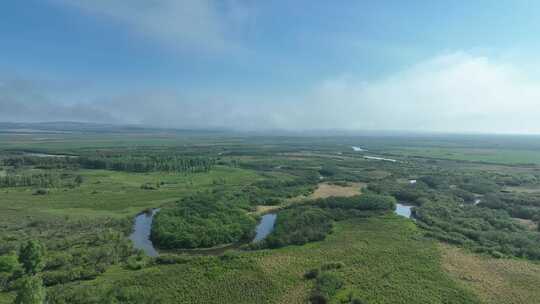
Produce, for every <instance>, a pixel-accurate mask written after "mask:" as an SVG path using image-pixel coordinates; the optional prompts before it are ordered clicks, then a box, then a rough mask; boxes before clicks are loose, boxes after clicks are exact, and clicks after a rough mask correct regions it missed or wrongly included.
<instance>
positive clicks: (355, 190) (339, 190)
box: [309, 183, 366, 199]
mask: <svg viewBox="0 0 540 304" xmlns="http://www.w3.org/2000/svg"><path fill="white" fill-rule="evenodd" d="M365 186H366V184H364V183H349V184H348V185H347V186H340V185H333V184H329V183H320V184H319V185H318V187H317V189H316V190H315V191H314V192H313V193H312V194H311V195H310V196H309V198H311V199H317V198H327V197H330V196H342V197H348V196H354V195H358V194H361V192H362V188H364V187H365Z"/></svg>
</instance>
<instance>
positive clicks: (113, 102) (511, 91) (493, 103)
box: [0, 52, 540, 134]
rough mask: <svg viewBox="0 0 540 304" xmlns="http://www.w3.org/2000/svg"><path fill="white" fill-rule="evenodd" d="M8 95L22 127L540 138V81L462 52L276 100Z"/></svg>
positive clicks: (253, 96) (215, 94) (1, 105)
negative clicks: (96, 125) (28, 121)
mask: <svg viewBox="0 0 540 304" xmlns="http://www.w3.org/2000/svg"><path fill="white" fill-rule="evenodd" d="M8 87H10V88H11V87H12V86H11V85H10V86H8ZM7 89H8V88H6V87H4V88H3V89H2V88H1V87H0V113H1V114H3V115H0V119H6V118H5V117H9V116H10V113H14V115H17V117H19V118H21V119H22V118H24V117H25V115H26V114H25V113H26V111H29V113H30V114H31V115H30V117H31V118H32V120H39V119H38V118H39V117H40V116H39V115H40V114H41V117H42V119H41V120H50V119H48V117H49V116H51V117H55V119H57V120H58V119H62V120H74V119H75V120H76V119H81V118H82V119H84V120H86V121H91V120H92V119H94V120H99V121H113V120H114V121H116V122H124V123H125V122H128V123H145V124H151V125H159V126H166V127H180V128H182V127H185V128H218V127H227V128H236V129H247V130H253V129H276V128H277V129H349V130H404V131H449V132H486V133H492V132H497V133H538V134H540V121H539V120H538V116H539V114H540V81H539V80H538V79H535V78H532V77H530V76H529V75H528V74H527V73H525V72H523V69H521V68H519V67H518V66H515V65H511V64H503V63H499V62H496V61H493V60H490V59H489V58H486V57H479V56H472V55H470V54H467V53H463V52H458V53H452V54H447V55H442V56H437V57H434V58H431V59H428V60H425V61H423V62H420V63H418V64H416V65H414V66H411V67H409V68H407V69H404V70H402V71H399V72H396V73H394V74H393V75H390V76H389V77H386V78H384V79H380V80H377V81H372V82H366V81H364V80H362V79H357V78H356V77H354V76H340V77H331V78H329V79H327V80H325V81H321V82H320V83H318V84H316V85H313V86H311V87H305V88H304V89H303V90H301V89H298V91H294V92H289V93H290V94H284V93H283V92H282V93H280V94H279V96H278V95H277V94H275V93H269V92H267V91H264V92H263V91H257V92H251V93H247V91H246V92H234V93H231V92H219V91H212V90H205V91H201V92H198V93H190V94H187V93H183V94H179V93H177V92H175V91H169V92H164V91H156V92H147V93H137V94H126V95H116V96H112V97H109V98H105V99H99V101H97V102H93V103H91V104H88V103H86V104H83V105H82V106H81V107H80V108H76V107H75V106H70V107H69V108H68V107H66V106H59V104H58V103H52V102H47V101H45V102H43V103H40V102H39V101H40V100H43V99H44V98H42V97H43V96H41V95H39V94H37V93H35V92H34V91H35V90H28V89H26V88H24V87H22V88H19V89H18V91H17V92H19V93H17V92H16V91H14V90H13V89H11V91H8V90H7ZM20 92H22V93H20ZM17 94H20V95H17ZM272 94H274V95H272ZM291 96H296V97H291ZM45 100H46V99H45ZM39 104H41V105H39ZM72 104H74V103H72ZM34 105H39V106H34ZM48 108H50V109H52V110H47V109H48ZM104 113H106V114H104ZM44 115H45V116H44ZM47 115H48V116H47ZM21 119H19V120H21Z"/></svg>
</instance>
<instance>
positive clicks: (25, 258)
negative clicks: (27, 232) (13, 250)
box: [19, 240, 45, 275]
mask: <svg viewBox="0 0 540 304" xmlns="http://www.w3.org/2000/svg"><path fill="white" fill-rule="evenodd" d="M44 255H45V248H43V245H41V243H40V242H38V241H35V240H30V241H28V242H27V243H26V244H24V245H23V246H22V247H21V250H20V252H19V262H20V263H21V264H22V266H23V268H24V270H25V272H26V273H27V274H32V275H34V274H36V273H38V272H40V271H41V270H42V269H43V267H44V266H45V257H44Z"/></svg>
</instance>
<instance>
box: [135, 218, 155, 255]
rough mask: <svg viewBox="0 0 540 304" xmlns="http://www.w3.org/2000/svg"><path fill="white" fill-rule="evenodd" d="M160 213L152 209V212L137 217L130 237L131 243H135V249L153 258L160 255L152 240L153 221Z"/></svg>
mask: <svg viewBox="0 0 540 304" xmlns="http://www.w3.org/2000/svg"><path fill="white" fill-rule="evenodd" d="M158 211H159V209H152V211H150V212H143V213H141V214H139V215H137V217H135V223H134V224H133V233H131V235H130V236H129V238H130V239H131V241H133V247H135V248H137V249H140V250H142V251H144V252H145V253H146V254H147V255H148V256H151V257H156V256H158V255H159V253H158V252H157V250H156V248H154V245H153V244H152V241H151V240H150V231H151V229H152V220H153V218H154V215H156V213H158Z"/></svg>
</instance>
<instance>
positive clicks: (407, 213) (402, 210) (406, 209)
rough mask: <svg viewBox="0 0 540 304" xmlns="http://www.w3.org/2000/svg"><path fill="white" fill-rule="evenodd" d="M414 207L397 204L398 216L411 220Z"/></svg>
mask: <svg viewBox="0 0 540 304" xmlns="http://www.w3.org/2000/svg"><path fill="white" fill-rule="evenodd" d="M412 207H413V206H409V205H403V204H400V203H398V204H396V211H395V212H396V214H397V215H401V216H404V217H406V218H411V209H412Z"/></svg>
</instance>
